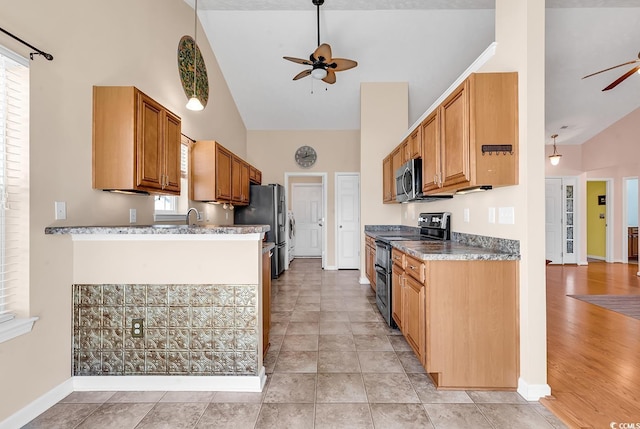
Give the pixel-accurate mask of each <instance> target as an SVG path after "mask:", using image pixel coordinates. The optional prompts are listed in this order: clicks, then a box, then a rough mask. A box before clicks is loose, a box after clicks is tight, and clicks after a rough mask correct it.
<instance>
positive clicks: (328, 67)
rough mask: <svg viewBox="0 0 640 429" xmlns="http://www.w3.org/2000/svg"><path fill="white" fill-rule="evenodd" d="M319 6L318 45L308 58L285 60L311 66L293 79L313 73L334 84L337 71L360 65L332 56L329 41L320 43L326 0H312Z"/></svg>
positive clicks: (317, 77)
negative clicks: (321, 10) (322, 15)
mask: <svg viewBox="0 0 640 429" xmlns="http://www.w3.org/2000/svg"><path fill="white" fill-rule="evenodd" d="M312 3H313V4H314V5H315V6H316V8H317V24H318V47H317V48H316V50H315V51H314V52H313V53H312V54H311V55H310V56H309V59H308V60H304V59H302V58H294V57H283V58H284V59H285V60H289V61H293V62H294V63H298V64H304V65H307V66H311V68H310V69H307V70H303V71H301V72H300V73H298V74H297V75H295V76H294V77H293V80H298V79H302V78H303V77H306V76H309V75H311V76H312V77H313V78H315V79H321V80H322V81H324V82H326V83H330V84H333V83H335V82H336V72H338V71H343V70H349V69H352V68H354V67H355V66H357V65H358V63H357V62H355V61H353V60H348V59H345V58H331V46H329V45H328V44H327V43H323V44H320V6H321V5H323V4H324V0H312Z"/></svg>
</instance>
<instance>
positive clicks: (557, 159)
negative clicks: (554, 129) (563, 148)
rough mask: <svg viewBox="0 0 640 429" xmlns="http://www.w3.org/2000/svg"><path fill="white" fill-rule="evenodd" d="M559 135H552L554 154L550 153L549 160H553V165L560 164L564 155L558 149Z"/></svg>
mask: <svg viewBox="0 0 640 429" xmlns="http://www.w3.org/2000/svg"><path fill="white" fill-rule="evenodd" d="M557 137H558V135H557V134H554V135H552V136H551V138H552V139H553V155H549V162H551V165H558V164H559V163H560V158H561V157H562V155H560V154H559V153H558V151H557V149H556V138H557Z"/></svg>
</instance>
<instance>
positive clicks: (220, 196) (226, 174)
mask: <svg viewBox="0 0 640 429" xmlns="http://www.w3.org/2000/svg"><path fill="white" fill-rule="evenodd" d="M232 159H233V154H232V153H231V152H229V151H228V150H226V149H225V148H224V147H222V146H220V145H218V144H217V145H216V181H217V192H216V198H215V199H216V200H218V201H231V162H232Z"/></svg>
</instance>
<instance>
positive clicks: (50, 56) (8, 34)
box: [0, 27, 53, 61]
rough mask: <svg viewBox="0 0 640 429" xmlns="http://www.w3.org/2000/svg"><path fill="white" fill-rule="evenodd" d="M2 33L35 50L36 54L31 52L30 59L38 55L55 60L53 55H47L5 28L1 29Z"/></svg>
mask: <svg viewBox="0 0 640 429" xmlns="http://www.w3.org/2000/svg"><path fill="white" fill-rule="evenodd" d="M0 31H2V32H3V33H4V34H6V35H7V36H9V37H12V38H14V39H15V40H17V41H18V42H20V43H22V44H23V45H26V46H28V47H30V48H31V49H33V50H34V51H35V52H29V58H31V59H33V54H37V55H42V56H43V57H45V58H46V59H48V60H49V61H52V60H53V55H51V54H48V53H46V52H44V51H41V50H40V49H38V48H36V47H35V46H33V45H31V44H30V43H27V42H25V41H24V40H22V39H21V38H19V37H18V36H15V35H13V34H11V33H9V32H8V31H7V30H5V29H4V28H2V27H0Z"/></svg>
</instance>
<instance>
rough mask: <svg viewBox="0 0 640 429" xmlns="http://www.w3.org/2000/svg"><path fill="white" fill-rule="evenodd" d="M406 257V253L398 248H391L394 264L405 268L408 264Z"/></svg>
mask: <svg viewBox="0 0 640 429" xmlns="http://www.w3.org/2000/svg"><path fill="white" fill-rule="evenodd" d="M404 258H405V255H404V253H402V252H401V251H399V250H398V249H392V250H391V260H392V261H393V265H397V266H399V267H401V268H402V269H403V270H404V267H405V264H406V261H405V259H404Z"/></svg>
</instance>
